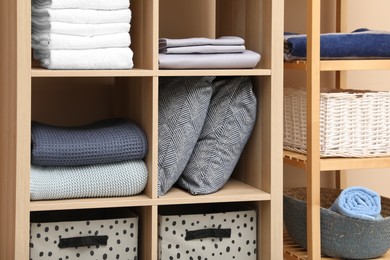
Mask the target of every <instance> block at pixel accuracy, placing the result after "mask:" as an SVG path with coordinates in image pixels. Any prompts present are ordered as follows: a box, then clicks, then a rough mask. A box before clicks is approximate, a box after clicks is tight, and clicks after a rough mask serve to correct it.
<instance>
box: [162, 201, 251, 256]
mask: <svg viewBox="0 0 390 260" xmlns="http://www.w3.org/2000/svg"><path fill="white" fill-rule="evenodd" d="M256 222H257V212H256V210H254V209H252V208H248V207H245V206H243V205H242V204H235V203H229V204H199V205H189V206H184V205H183V206H180V207H178V206H167V207H164V208H162V209H160V211H159V260H169V259H193V260H197V259H202V260H204V259H208V260H217V259H218V260H220V259H223V260H230V259H236V260H255V259H257V247H256V245H257V240H256V234H257V229H256V226H257V225H256Z"/></svg>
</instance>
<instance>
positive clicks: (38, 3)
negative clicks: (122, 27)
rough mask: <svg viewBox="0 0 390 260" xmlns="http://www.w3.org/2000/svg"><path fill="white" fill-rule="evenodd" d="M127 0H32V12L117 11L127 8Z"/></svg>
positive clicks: (128, 3) (128, 2) (128, 4)
mask: <svg viewBox="0 0 390 260" xmlns="http://www.w3.org/2000/svg"><path fill="white" fill-rule="evenodd" d="M129 6H130V1H129V0H111V1H107V0H33V1H32V10H33V11H34V9H35V8H40V9H42V8H51V9H67V8H74V9H95V10H117V9H125V8H129Z"/></svg>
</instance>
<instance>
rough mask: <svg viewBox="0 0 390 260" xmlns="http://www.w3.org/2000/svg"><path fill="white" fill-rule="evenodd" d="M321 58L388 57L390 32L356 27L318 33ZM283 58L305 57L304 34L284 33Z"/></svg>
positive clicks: (389, 55) (389, 52)
mask: <svg viewBox="0 0 390 260" xmlns="http://www.w3.org/2000/svg"><path fill="white" fill-rule="evenodd" d="M320 46H321V50H320V56H321V59H358V58H367V59H368V58H376V59H378V58H390V32H384V31H373V30H368V29H357V30H355V31H353V32H351V33H326V34H321V35H320ZM284 59H285V60H288V61H291V60H297V59H298V60H299V59H306V35H305V34H291V33H285V36H284Z"/></svg>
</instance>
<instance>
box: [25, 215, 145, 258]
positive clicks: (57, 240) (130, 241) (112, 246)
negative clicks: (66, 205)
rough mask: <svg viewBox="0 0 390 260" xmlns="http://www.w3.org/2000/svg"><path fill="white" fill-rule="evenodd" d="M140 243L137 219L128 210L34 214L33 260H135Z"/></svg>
mask: <svg viewBox="0 0 390 260" xmlns="http://www.w3.org/2000/svg"><path fill="white" fill-rule="evenodd" d="M137 243H138V217H137V216H136V215H135V214H134V213H133V212H132V211H131V210H128V209H96V210H95V209H93V210H73V211H53V212H34V213H32V214H31V224H30V259H31V260H36V259H59V260H66V259H73V260H74V259H83V260H90V259H91V260H92V259H93V260H96V259H109V260H112V259H130V260H135V259H137V258H138V255H137V252H138V245H137Z"/></svg>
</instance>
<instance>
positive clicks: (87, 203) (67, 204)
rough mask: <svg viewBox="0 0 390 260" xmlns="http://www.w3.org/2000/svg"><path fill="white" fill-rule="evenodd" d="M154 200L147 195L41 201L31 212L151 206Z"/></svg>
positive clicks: (33, 206) (34, 203)
mask: <svg viewBox="0 0 390 260" xmlns="http://www.w3.org/2000/svg"><path fill="white" fill-rule="evenodd" d="M152 204H153V201H152V199H150V198H149V197H148V196H146V195H136V196H131V197H119V198H118V197H113V198H88V199H66V200H40V201H31V202H30V211H47V210H66V209H90V208H113V207H136V206H150V205H152Z"/></svg>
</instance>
